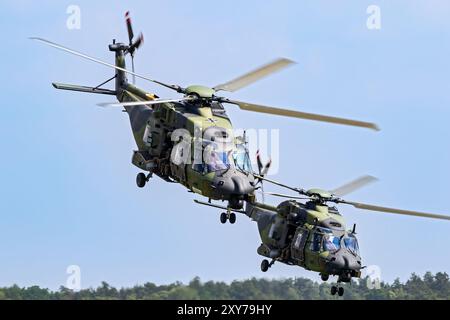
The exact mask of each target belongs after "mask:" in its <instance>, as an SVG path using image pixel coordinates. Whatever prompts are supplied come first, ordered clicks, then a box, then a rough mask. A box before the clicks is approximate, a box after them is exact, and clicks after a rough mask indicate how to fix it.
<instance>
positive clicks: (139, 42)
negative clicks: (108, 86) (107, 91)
mask: <svg viewBox="0 0 450 320" xmlns="http://www.w3.org/2000/svg"><path fill="white" fill-rule="evenodd" d="M125 21H126V24H127V31H128V40H129V45H128V49H127V52H128V53H129V54H130V56H131V69H132V71H133V73H134V72H135V69H134V54H135V52H136V50H137V49H139V47H141V45H142V44H143V43H144V35H143V34H142V33H140V34H139V37H138V38H137V39H136V41H134V32H133V24H132V23H131V17H130V12H129V11H128V12H127V13H126V14H125ZM135 83H136V76H135V75H134V74H133V84H135Z"/></svg>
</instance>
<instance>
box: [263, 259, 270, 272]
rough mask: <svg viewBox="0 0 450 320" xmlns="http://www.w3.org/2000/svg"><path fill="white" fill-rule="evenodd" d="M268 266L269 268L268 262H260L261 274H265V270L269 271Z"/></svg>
mask: <svg viewBox="0 0 450 320" xmlns="http://www.w3.org/2000/svg"><path fill="white" fill-rule="evenodd" d="M269 266H270V262H269V261H268V260H266V259H264V260H263V261H262V262H261V271H262V272H267V270H269Z"/></svg>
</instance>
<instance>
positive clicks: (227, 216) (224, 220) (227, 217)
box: [220, 212, 236, 224]
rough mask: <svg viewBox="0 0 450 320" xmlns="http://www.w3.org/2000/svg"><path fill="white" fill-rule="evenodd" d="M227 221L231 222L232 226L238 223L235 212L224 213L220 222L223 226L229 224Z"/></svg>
mask: <svg viewBox="0 0 450 320" xmlns="http://www.w3.org/2000/svg"><path fill="white" fill-rule="evenodd" d="M227 221H230V223H231V224H235V223H236V214H235V213H234V212H222V214H221V215H220V222H221V223H222V224H225V223H227Z"/></svg>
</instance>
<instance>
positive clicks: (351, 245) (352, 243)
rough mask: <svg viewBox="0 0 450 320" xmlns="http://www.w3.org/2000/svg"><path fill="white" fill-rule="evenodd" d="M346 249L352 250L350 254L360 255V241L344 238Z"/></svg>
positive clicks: (351, 237) (353, 238)
mask: <svg viewBox="0 0 450 320" xmlns="http://www.w3.org/2000/svg"><path fill="white" fill-rule="evenodd" d="M344 245H345V247H346V248H347V249H348V250H350V252H352V253H354V254H357V255H359V246H358V240H356V238H355V237H354V236H347V237H345V238H344Z"/></svg>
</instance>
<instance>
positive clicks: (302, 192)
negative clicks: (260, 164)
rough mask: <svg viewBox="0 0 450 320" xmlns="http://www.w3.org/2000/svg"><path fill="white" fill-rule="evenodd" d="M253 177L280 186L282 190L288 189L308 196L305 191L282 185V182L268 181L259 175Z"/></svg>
mask: <svg viewBox="0 0 450 320" xmlns="http://www.w3.org/2000/svg"><path fill="white" fill-rule="evenodd" d="M253 176H254V177H255V178H257V179H260V180H264V181H267V182H268V183H271V184H274V185H276V186H279V187H282V188H286V189H289V190H292V191H294V192H298V193H300V194H303V195H306V191H305V190H303V189H299V188H293V187H290V186H288V185H286V184H283V183H280V182H278V181H275V180H271V179H267V178H265V177H263V176H260V175H257V174H253Z"/></svg>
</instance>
